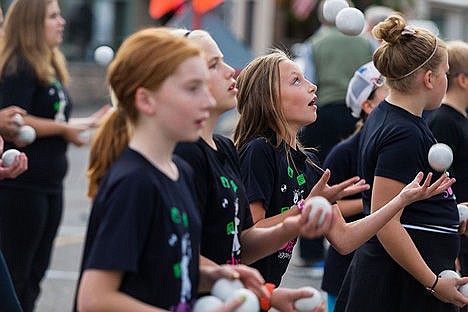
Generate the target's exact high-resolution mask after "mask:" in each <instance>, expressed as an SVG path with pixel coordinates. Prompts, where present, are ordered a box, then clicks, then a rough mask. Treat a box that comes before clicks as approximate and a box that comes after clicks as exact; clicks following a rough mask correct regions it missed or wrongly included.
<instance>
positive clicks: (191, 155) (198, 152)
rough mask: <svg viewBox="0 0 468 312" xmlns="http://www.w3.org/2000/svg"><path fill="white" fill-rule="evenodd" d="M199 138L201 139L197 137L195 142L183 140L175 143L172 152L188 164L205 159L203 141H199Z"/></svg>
mask: <svg viewBox="0 0 468 312" xmlns="http://www.w3.org/2000/svg"><path fill="white" fill-rule="evenodd" d="M201 140H202V139H199V140H198V141H196V142H183V143H179V144H177V146H176V149H175V151H174V154H175V155H178V156H179V157H180V158H182V159H184V160H185V161H186V162H188V163H190V164H191V163H192V162H195V161H200V160H203V159H205V158H206V156H205V153H204V150H203V142H201Z"/></svg>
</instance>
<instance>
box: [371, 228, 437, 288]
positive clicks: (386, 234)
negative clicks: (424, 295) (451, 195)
mask: <svg viewBox="0 0 468 312" xmlns="http://www.w3.org/2000/svg"><path fill="white" fill-rule="evenodd" d="M377 237H378V238H379V240H380V242H381V243H382V245H383V247H384V248H385V250H386V251H387V253H388V254H389V255H390V257H392V259H393V260H395V262H397V263H398V264H399V265H400V266H401V267H402V268H403V269H405V270H406V271H407V272H408V273H409V274H411V275H412V276H413V277H414V278H415V279H416V280H417V281H418V282H420V283H421V284H422V285H424V286H426V287H431V286H432V284H433V283H434V281H435V278H436V275H435V273H433V272H432V271H431V269H430V268H429V267H428V266H427V264H426V262H425V261H424V259H423V258H422V256H421V254H420V253H419V251H418V249H417V247H416V246H415V245H414V243H413V240H412V239H411V237H410V236H409V234H408V232H407V231H406V229H405V228H404V227H403V226H402V225H401V223H400V222H399V221H397V220H392V221H390V222H389V223H388V224H387V225H385V227H383V228H382V229H381V230H380V231H379V232H378V233H377Z"/></svg>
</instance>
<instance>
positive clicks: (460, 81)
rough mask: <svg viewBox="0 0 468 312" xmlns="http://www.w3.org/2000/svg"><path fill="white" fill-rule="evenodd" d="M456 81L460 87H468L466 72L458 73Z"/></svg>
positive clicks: (464, 88)
mask: <svg viewBox="0 0 468 312" xmlns="http://www.w3.org/2000/svg"><path fill="white" fill-rule="evenodd" d="M455 81H456V82H457V85H458V87H459V88H460V89H463V90H466V89H468V79H467V78H466V76H465V75H464V74H458V75H457V77H456V78H455Z"/></svg>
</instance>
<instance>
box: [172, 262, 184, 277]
mask: <svg viewBox="0 0 468 312" xmlns="http://www.w3.org/2000/svg"><path fill="white" fill-rule="evenodd" d="M172 270H173V271H174V277H175V278H180V276H181V275H182V274H181V273H182V272H181V271H182V270H181V269H180V262H179V263H176V264H174V265H173V266H172Z"/></svg>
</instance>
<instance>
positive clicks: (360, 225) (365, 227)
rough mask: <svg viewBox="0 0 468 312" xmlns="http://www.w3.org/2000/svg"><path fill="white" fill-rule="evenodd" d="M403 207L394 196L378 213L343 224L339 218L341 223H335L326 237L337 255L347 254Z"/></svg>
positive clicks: (401, 202) (399, 199) (400, 201)
mask: <svg viewBox="0 0 468 312" xmlns="http://www.w3.org/2000/svg"><path fill="white" fill-rule="evenodd" d="M404 206H405V204H404V203H403V201H402V200H401V197H400V196H396V197H394V198H393V199H392V200H391V201H390V202H388V203H387V204H386V205H385V206H383V207H382V208H381V209H379V210H378V211H376V212H374V213H372V214H370V215H369V216H367V217H365V218H362V219H359V220H356V221H354V222H351V223H345V222H344V220H343V217H342V216H339V217H338V218H337V219H341V220H340V221H341V222H336V223H337V225H336V226H333V227H332V228H331V230H330V231H329V233H328V234H327V235H326V237H327V239H328V240H329V241H330V243H331V244H332V245H333V247H334V248H335V249H336V250H337V251H338V252H339V253H341V254H348V253H350V252H352V251H353V250H355V249H356V248H358V247H359V246H360V245H362V244H363V243H365V242H366V241H368V240H369V239H370V238H371V237H372V236H373V235H375V234H376V233H377V231H379V230H380V229H381V228H382V227H383V226H384V225H385V223H387V222H388V221H389V220H390V219H392V217H394V216H395V215H396V214H397V213H398V212H399V211H400V210H401V209H403V208H404ZM334 207H335V205H334ZM336 209H337V208H336Z"/></svg>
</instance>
